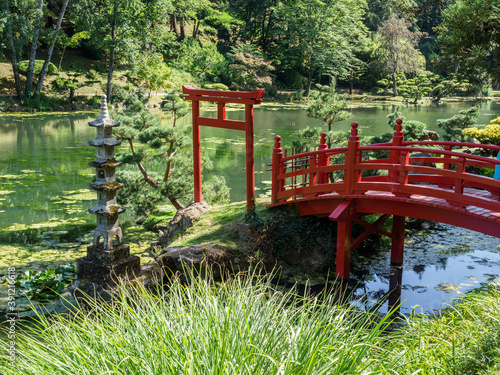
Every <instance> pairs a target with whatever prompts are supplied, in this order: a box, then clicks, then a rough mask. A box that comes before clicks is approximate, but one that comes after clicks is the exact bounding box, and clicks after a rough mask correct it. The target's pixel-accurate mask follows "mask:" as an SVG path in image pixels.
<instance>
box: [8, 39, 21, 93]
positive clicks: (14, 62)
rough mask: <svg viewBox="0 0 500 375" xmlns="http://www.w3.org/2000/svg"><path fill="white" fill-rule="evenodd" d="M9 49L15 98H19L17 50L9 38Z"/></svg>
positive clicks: (19, 82) (19, 80) (19, 84)
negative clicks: (10, 50)
mask: <svg viewBox="0 0 500 375" xmlns="http://www.w3.org/2000/svg"><path fill="white" fill-rule="evenodd" d="M10 43H11V49H12V52H11V54H12V56H11V62H12V72H13V73H14V82H15V84H16V94H17V98H18V99H21V92H22V89H21V77H20V76H19V66H18V65H17V56H16V55H17V50H16V47H15V46H14V41H13V40H12V39H11V40H10Z"/></svg>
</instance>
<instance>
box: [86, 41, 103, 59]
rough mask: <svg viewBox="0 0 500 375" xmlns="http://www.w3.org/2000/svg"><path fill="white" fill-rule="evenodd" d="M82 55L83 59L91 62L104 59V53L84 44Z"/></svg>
mask: <svg viewBox="0 0 500 375" xmlns="http://www.w3.org/2000/svg"><path fill="white" fill-rule="evenodd" d="M82 54H83V56H84V57H86V58H88V59H92V60H102V58H103V57H104V53H103V51H102V50H100V49H99V48H97V47H94V46H93V45H91V44H89V43H84V44H83V45H82Z"/></svg>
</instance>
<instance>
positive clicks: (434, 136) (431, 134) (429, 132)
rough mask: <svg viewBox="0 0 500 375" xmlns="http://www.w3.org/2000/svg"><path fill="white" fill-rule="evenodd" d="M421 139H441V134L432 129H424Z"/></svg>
mask: <svg viewBox="0 0 500 375" xmlns="http://www.w3.org/2000/svg"><path fill="white" fill-rule="evenodd" d="M420 140H421V141H439V134H438V133H437V132H435V131H432V130H426V129H424V135H423V136H422V137H421V138H420Z"/></svg>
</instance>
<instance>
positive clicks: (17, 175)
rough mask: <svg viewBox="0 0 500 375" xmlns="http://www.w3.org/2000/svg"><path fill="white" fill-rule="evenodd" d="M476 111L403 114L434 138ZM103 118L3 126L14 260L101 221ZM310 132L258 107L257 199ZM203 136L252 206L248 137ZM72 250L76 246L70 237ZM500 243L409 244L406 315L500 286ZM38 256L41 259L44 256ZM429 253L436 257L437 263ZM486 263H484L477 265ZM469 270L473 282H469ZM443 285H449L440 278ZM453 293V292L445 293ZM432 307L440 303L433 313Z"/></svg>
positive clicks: (368, 108)
mask: <svg viewBox="0 0 500 375" xmlns="http://www.w3.org/2000/svg"><path fill="white" fill-rule="evenodd" d="M469 104H470V103H463V102H453V103H445V104H439V105H425V106H424V105H422V106H408V107H405V108H404V109H403V114H404V116H405V117H406V119H407V120H419V121H422V122H424V123H426V124H427V125H428V128H429V129H431V130H436V131H438V132H439V131H440V129H438V128H436V125H435V123H436V120H437V119H440V118H447V117H451V116H453V115H454V114H456V113H458V111H459V110H461V109H466V108H468V106H469ZM394 109H395V106H393V105H367V104H366V103H363V104H360V105H359V106H356V107H353V108H351V109H350V111H351V113H352V116H351V118H350V119H349V120H346V121H343V122H342V123H338V124H336V125H335V128H336V129H338V130H348V129H349V128H350V125H349V124H350V122H351V121H357V122H358V123H359V125H360V126H359V128H360V132H361V135H368V136H371V135H376V134H380V133H383V132H389V131H391V129H390V128H389V127H388V125H387V119H386V115H387V114H388V113H390V112H393V111H394ZM211 113H213V112H210V111H209V112H208V115H210V114H211ZM498 114H500V103H498V102H488V103H484V104H483V105H482V107H481V117H480V119H479V121H478V123H479V124H487V123H488V122H489V120H490V119H492V118H495V117H496V116H497V115H498ZM96 115H97V113H96V112H94V113H71V114H57V113H55V114H39V115H15V116H10V115H3V116H1V117H0V243H3V244H4V245H5V248H8V249H11V250H10V251H11V252H12V251H15V246H12V244H15V243H22V242H27V241H28V242H29V238H27V236H28V237H29V235H30V233H31V235H32V236H38V235H39V232H38V230H42V229H43V228H58V227H59V226H60V225H61V224H70V225H73V226H80V227H82V228H86V230H87V231H88V228H90V227H92V225H93V222H94V218H93V217H91V215H89V214H88V213H87V209H88V208H89V207H91V206H92V205H93V200H94V199H95V193H94V192H92V191H90V190H88V184H89V183H90V181H91V179H92V177H93V170H92V169H91V168H89V167H88V166H87V163H88V162H89V161H91V160H93V159H94V157H95V155H94V153H95V150H94V148H92V147H89V146H88V145H87V142H88V140H91V139H93V138H94V137H95V129H93V128H90V127H89V126H88V125H87V122H88V121H89V120H92V119H94V118H96ZM243 116H244V114H243V112H242V111H237V110H234V111H231V110H228V116H227V117H228V118H231V119H243ZM165 121H166V120H165ZM184 121H187V122H190V119H189V118H185V119H184ZM306 126H320V122H319V121H317V120H313V119H310V118H308V117H307V113H306V111H304V109H301V108H292V109H283V107H282V106H274V105H272V104H271V105H266V106H262V108H258V107H256V110H255V142H256V147H255V163H256V165H255V171H256V179H255V180H256V195H257V196H261V195H266V193H267V192H266V188H267V187H269V186H270V185H269V184H270V172H266V168H267V163H270V161H271V153H272V147H273V138H274V136H275V135H276V134H279V135H281V136H282V138H283V147H290V146H291V142H292V140H293V139H294V134H295V133H296V131H297V130H298V129H301V128H304V127H306ZM201 134H202V149H203V152H206V153H207V155H208V156H210V157H211V158H212V160H213V161H214V170H212V171H210V172H209V173H212V174H216V175H222V176H224V177H225V178H226V181H227V184H228V186H229V187H230V188H231V200H232V201H243V200H245V190H244V189H245V174H244V168H243V166H244V165H245V153H244V148H245V146H244V145H245V142H244V134H243V132H238V131H234V130H225V129H213V128H202V132H201ZM122 147H124V146H122ZM117 151H118V152H119V149H118V150H117ZM267 194H268V193H267ZM433 231H436V232H435V233H434V232H433ZM443 238H444V239H446V241H448V242H446V245H443ZM471 239H473V241H471ZM64 240H65V241H66V242H68V243H71V238H70V237H66V238H64ZM47 241H48V240H47ZM449 241H452V242H449ZM42 242H43V241H42ZM414 243H415V245H414ZM498 243H499V241H498V240H497V239H493V238H491V237H488V236H483V235H479V234H477V233H472V232H469V231H465V230H462V229H457V228H450V227H446V226H439V227H438V229H432V230H431V231H425V232H422V233H421V234H419V235H415V236H410V237H409V239H408V241H407V244H406V251H407V253H406V254H407V256H406V259H405V265H404V275H403V284H404V286H403V299H407V300H408V303H406V305H408V306H411V305H416V304H419V305H426V307H425V308H424V309H425V310H426V311H428V310H429V309H435V308H436V303H435V301H439V303H440V302H441V301H442V300H443V299H445V298H447V297H448V296H450V297H451V296H454V295H456V294H457V288H458V289H459V290H458V292H463V291H465V290H467V289H470V288H472V287H474V286H475V285H477V284H479V283H481V282H485V281H488V280H489V279H494V278H495V277H497V276H498V275H497V273H498V274H500V270H499V269H497V268H496V267H493V265H495V266H496V265H497V262H500V257H499V256H498V254H497V252H498V249H497V246H498ZM51 244H52V245H54V244H55V243H54V241H53V242H50V241H49V242H47V243H46V244H45V245H46V247H48V246H51ZM464 244H465V245H464ZM42 245H43V243H42ZM442 246H445V248H446V249H450V248H461V246H462V247H464V246H465V247H464V250H463V251H459V252H456V253H453V252H450V253H441V252H442V250H443V248H442ZM412 249H414V250H412ZM432 249H434V250H432ZM30 251H36V248H35V250H30ZM19 252H21V250H19ZM425 252H428V253H425ZM413 253H415V254H427V255H426V256H425V257H423V258H418V256H417V260H415V259H414V257H413V256H412V255H411V254H413ZM430 253H432V254H434V255H432V256H430ZM384 254H385V253H383V254H378V255H377V256H373V257H371V258H370V259H366V261H365V264H366V267H367V268H368V269H370V270H373V272H372V271H369V272H364V273H365V274H366V273H368V274H370V277H371V279H369V280H364V282H363V285H362V287H360V289H359V290H358V292H360V291H361V290H365V291H366V295H367V296H368V297H370V296H371V297H376V296H377V293H379V291H380V290H381V289H384V288H381V287H382V286H383V285H384V284H385V283H386V281H387V277H388V276H387V275H385V274H384V272H385V271H383V269H384V268H380V267H379V268H378V269H377V267H378V266H377V264H380V265H382V266H385V265H387V264H388V262H387V260H383V261H379V262H378V263H377V259H378V258H384V257H385V256H387V257H388V255H387V254H385V255H384ZM440 254H441V255H440ZM73 255H74V254H73ZM6 259H8V260H6ZM387 259H388V258H387ZM442 259H446V261H443V260H442ZM477 259H479V260H478V261H477V262H476V260H477ZM482 259H484V261H482ZM434 260H435V262H434ZM12 262H14V263H17V262H19V263H20V264H21V263H22V261H21V260H20V256H19V257H17V256H14V255H13V254H11V256H9V257H7V258H4V260H3V261H2V260H0V274H2V273H3V272H5V267H7V266H9V265H12ZM432 262H434V263H432ZM481 262H482V263H481ZM466 263H467V264H469V263H470V265H471V266H473V267H474V268H473V269H468V268H467V267H466V266H464V264H466ZM362 264H363V263H362ZM483 266H484V267H483ZM464 267H466V269H467V270H470V272H469V271H467V272H465V271H464ZM379 270H380V271H379ZM355 272H356V271H355V270H354V273H355ZM437 275H444V276H443V277H442V278H438V277H437ZM451 275H457V277H456V278H455V277H454V276H453V277H452V276H451ZM469 277H474V279H470V278H469ZM423 280H425V283H424V281H423ZM446 283H449V284H450V285H448V286H446V285H444V284H446ZM460 284H464V285H460ZM457 286H458V287H457ZM412 288H413V289H412ZM415 288H416V289H415ZM436 288H437V289H436ZM444 289H446V290H444ZM406 291H408V293H406ZM417 297H418V298H417ZM431 300H432V301H434V302H432V304H429V303H430V302H429V301H431ZM406 305H405V306H406ZM437 307H439V306H437Z"/></svg>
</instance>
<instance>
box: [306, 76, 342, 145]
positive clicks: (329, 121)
mask: <svg viewBox="0 0 500 375" xmlns="http://www.w3.org/2000/svg"><path fill="white" fill-rule="evenodd" d="M318 88H319V89H320V90H321V91H317V92H314V93H313V100H312V101H310V102H309V104H308V106H307V116H309V117H312V118H315V119H318V120H321V121H323V122H324V123H325V124H326V125H327V126H328V131H329V132H330V131H331V130H332V125H333V124H334V123H336V122H338V121H343V120H345V119H347V118H349V117H350V116H351V114H350V113H349V112H347V111H346V108H347V98H348V97H349V96H348V95H347V94H337V93H336V92H335V87H334V86H330V87H327V86H319V85H318ZM328 144H329V145H330V144H331V142H328Z"/></svg>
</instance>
